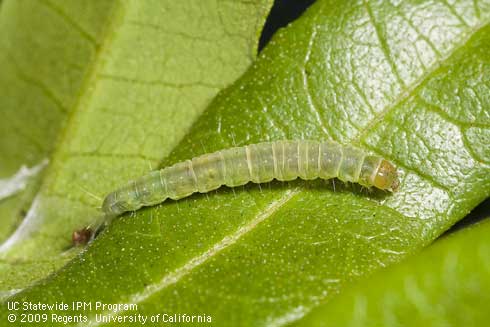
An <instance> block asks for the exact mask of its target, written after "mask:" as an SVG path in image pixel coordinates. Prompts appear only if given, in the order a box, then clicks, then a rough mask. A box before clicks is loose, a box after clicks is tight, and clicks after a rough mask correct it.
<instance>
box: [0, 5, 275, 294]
mask: <svg viewBox="0 0 490 327" xmlns="http://www.w3.org/2000/svg"><path fill="white" fill-rule="evenodd" d="M270 6H271V1H270V0H257V1H248V2H239V3H238V2H235V1H220V2H215V1H205V2H196V1H192V0H188V1H174V2H162V1H157V0H154V1H139V0H135V1H95V0H94V1H88V2H87V1H84V2H80V1H53V0H40V1H31V0H28V1H27V0H26V1H17V0H13V1H6V2H5V3H4V4H3V5H2V11H1V17H0V34H1V36H0V40H2V41H1V42H0V45H1V47H2V48H1V49H2V50H1V51H0V56H1V57H0V60H1V61H2V62H1V64H2V67H4V69H5V72H6V73H5V74H4V73H3V72H2V75H1V77H0V83H1V84H0V85H1V89H2V92H3V94H2V95H3V96H2V97H0V98H1V100H0V101H2V102H0V105H1V106H2V107H5V108H6V109H7V110H6V111H7V112H8V117H7V118H8V119H4V120H3V121H2V122H1V123H0V124H2V125H5V126H6V128H5V129H4V128H0V130H1V131H2V134H1V135H0V140H1V141H0V149H1V152H2V166H1V174H2V175H7V176H9V175H10V176H11V175H12V174H14V173H15V171H16V170H18V169H19V168H20V166H21V165H27V166H29V167H30V166H32V165H34V164H36V163H38V162H39V161H42V159H43V158H46V157H49V158H50V164H49V166H48V167H47V168H46V172H45V174H44V175H43V176H42V180H41V181H40V183H41V184H40V186H39V182H36V183H33V184H36V185H34V186H33V187H32V188H30V189H28V191H26V192H25V193H20V195H19V196H18V197H15V196H14V197H11V198H8V199H6V200H5V201H3V202H2V203H1V204H0V208H1V209H0V212H1V213H2V214H4V213H9V214H12V215H13V214H14V213H15V214H16V217H17V216H18V215H19V214H20V213H21V212H22V210H25V215H26V217H25V219H24V220H23V221H22V223H21V224H20V225H19V226H18V228H17V229H16V230H15V231H12V230H11V228H12V227H11V226H12V225H10V226H9V227H10V228H9V229H8V232H11V235H10V237H9V238H8V239H6V240H5V241H4V242H3V244H1V246H0V259H1V261H0V276H2V278H1V280H0V290H2V291H3V292H9V291H10V290H12V289H19V288H23V287H25V286H27V285H29V284H30V283H31V282H33V281H34V280H36V279H38V278H40V277H44V276H46V275H47V274H48V273H50V272H53V271H56V270H57V269H58V268H59V267H60V266H62V265H63V264H64V263H66V261H67V260H69V259H70V258H72V257H73V256H74V255H75V254H76V251H75V250H71V251H66V250H67V247H70V245H71V233H72V231H73V230H75V229H78V228H81V227H83V226H86V225H87V224H88V223H90V222H93V221H94V219H96V218H97V216H98V215H99V214H100V211H99V210H97V207H98V206H100V203H101V199H100V197H103V196H104V195H105V194H106V193H108V192H109V191H110V190H112V189H113V188H115V187H116V186H117V185H118V184H119V183H121V181H124V180H126V179H129V178H134V177H136V176H138V175H140V174H142V173H143V172H146V171H148V170H149V169H151V167H156V166H157V165H158V163H159V162H160V161H161V160H162V158H164V157H165V156H166V155H167V154H168V152H169V151H170V150H171V149H172V148H173V147H174V146H175V145H176V144H177V143H178V142H179V140H180V139H181V138H182V137H183V135H184V134H185V133H186V132H187V130H188V129H189V127H190V126H191V125H192V123H193V121H194V120H195V119H196V117H198V116H199V114H200V113H201V112H202V111H203V110H204V108H205V107H206V106H207V104H208V103H209V102H210V100H211V99H212V98H213V97H214V95H215V94H216V93H217V92H218V91H219V90H220V89H222V88H224V87H225V86H227V85H228V84H230V83H231V82H232V81H233V80H235V79H236V78H237V77H239V76H240V75H241V74H242V73H243V71H244V70H245V69H246V68H247V67H248V66H249V64H250V63H251V61H252V60H253V59H254V58H255V55H256V52H257V43H258V38H259V33H260V30H261V28H262V24H263V22H264V20H265V16H266V15H267V13H268V11H269V8H270ZM225 50H226V51H225ZM33 53H35V54H36V60H33ZM7 127H8V128H7ZM3 133H5V134H3ZM4 158H5V160H4ZM26 194H27V195H26ZM32 199H33V200H32ZM31 200H32V203H31ZM25 205H27V207H25V208H24V206H25ZM7 219H11V218H9V217H7ZM15 220H17V219H15ZM3 231H4V232H5V230H3Z"/></svg>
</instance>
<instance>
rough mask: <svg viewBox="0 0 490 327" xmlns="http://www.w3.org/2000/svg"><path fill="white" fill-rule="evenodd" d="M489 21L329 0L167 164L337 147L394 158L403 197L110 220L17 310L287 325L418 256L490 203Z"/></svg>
mask: <svg viewBox="0 0 490 327" xmlns="http://www.w3.org/2000/svg"><path fill="white" fill-rule="evenodd" d="M489 19H490V3H489V2H485V1H478V2H472V1H463V2H461V3H457V4H449V3H446V2H435V1H404V2H397V3H389V2H376V1H364V2H360V1H348V2H346V1H333V0H319V1H317V2H316V3H315V4H314V5H313V6H312V7H310V8H309V9H308V11H307V12H306V13H305V14H304V15H303V16H302V17H301V18H300V19H299V20H297V21H296V22H294V23H293V24H291V25H290V26H289V27H287V28H286V29H284V30H282V31H281V32H279V33H278V34H277V35H276V36H275V37H274V38H273V40H272V42H271V43H270V44H269V45H268V46H267V47H266V49H265V50H264V51H263V53H262V54H261V56H260V58H259V59H258V60H257V61H256V62H255V63H254V65H253V66H252V67H251V68H250V69H249V70H248V71H247V73H246V74H245V75H244V76H243V77H242V78H241V79H240V80H239V81H238V82H236V83H235V84H234V85H233V86H232V87H230V88H228V89H227V90H225V91H224V92H222V93H220V94H219V95H218V96H217V98H215V100H214V101H213V103H212V104H211V105H210V106H209V107H208V109H207V110H206V111H205V112H204V114H203V115H201V116H200V118H199V120H198V121H197V122H196V123H195V124H194V125H193V127H192V129H191V130H190V131H189V133H188V134H187V136H186V137H185V139H184V140H183V141H182V142H181V143H180V144H179V145H178V146H177V147H176V148H175V149H174V151H173V152H172V153H171V154H170V156H169V157H168V158H167V159H166V160H164V162H163V164H162V166H165V165H168V164H171V163H174V162H177V161H181V160H184V159H188V158H190V157H193V156H196V155H199V154H202V153H205V152H211V151H215V150H219V149H221V148H226V147H230V146H233V145H245V144H249V143H255V142H259V141H266V140H276V139H283V138H288V139H300V138H304V139H318V140H322V139H334V140H337V141H339V142H342V143H351V144H355V145H358V146H360V147H362V148H364V149H365V150H366V151H369V152H373V153H376V154H379V155H382V156H384V157H386V158H388V159H390V160H392V161H393V162H395V163H396V164H397V165H398V167H399V170H400V175H401V187H400V190H399V192H397V193H395V194H392V195H391V194H384V193H382V192H376V191H371V192H368V191H366V190H361V189H360V188H358V187H357V186H356V185H343V184H341V183H337V184H332V183H331V182H330V181H329V182H327V183H325V182H323V181H315V182H308V183H305V182H301V181H295V182H291V183H276V182H274V183H270V184H264V185H261V186H258V185H247V186H246V187H243V188H235V189H227V188H221V189H219V190H218V191H216V192H210V194H206V195H203V194H197V195H194V196H191V197H189V198H186V199H183V200H182V201H176V202H173V201H168V202H165V203H163V204H162V205H159V206H156V207H152V208H147V209H144V210H139V211H137V212H135V213H134V214H127V215H125V216H124V217H121V218H120V219H117V220H115V221H114V222H113V223H112V224H111V225H110V226H109V228H108V229H107V230H106V232H104V233H103V234H102V235H100V237H99V239H98V240H97V241H96V242H94V243H93V244H92V245H91V246H90V247H89V248H88V249H87V251H86V252H85V253H83V255H81V256H80V257H77V258H76V259H75V260H74V261H72V262H71V263H70V264H69V265H67V266H66V267H64V268H63V269H62V270H61V271H59V272H58V273H57V275H56V276H53V277H52V278H50V279H49V280H46V281H44V282H43V283H42V284H40V285H37V286H36V287H33V288H32V289H30V290H27V291H25V292H22V293H20V294H18V295H17V296H16V297H14V299H34V300H38V299H39V300H40V299H42V300H43V301H48V302H49V301H54V300H55V299H56V298H59V297H60V296H61V297H62V298H63V299H65V300H66V301H73V300H75V299H77V300H87V301H90V300H92V301H96V300H98V301H102V302H107V303H113V302H127V303H136V304H138V312H139V313H141V314H146V315H150V314H154V313H157V312H161V310H162V308H164V310H165V312H166V313H168V314H174V313H187V314H200V313H205V314H207V315H210V316H211V317H212V319H213V325H216V326H229V325H233V326H240V325H244V326H250V325H253V326H261V325H271V326H277V325H284V324H287V323H288V322H291V321H294V320H297V319H299V318H301V317H302V316H304V315H305V314H306V313H307V312H309V311H310V310H312V309H313V308H314V307H316V306H318V305H319V304H321V303H323V302H325V301H327V300H329V299H334V296H335V295H336V294H338V293H339V292H342V290H343V289H344V287H346V286H347V285H349V284H351V283H352V282H353V281H356V280H359V279H360V278H362V277H363V276H366V275H369V274H371V273H373V272H374V271H376V270H378V269H380V268H382V267H385V266H387V265H389V264H392V263H394V262H397V261H400V260H402V259H403V258H405V257H406V256H407V255H408V254H411V253H414V252H416V251H417V250H419V249H420V248H422V247H423V246H425V245H427V244H429V243H430V242H432V241H433V240H434V239H435V238H436V237H437V236H438V235H440V234H441V233H442V232H443V231H445V230H446V229H448V228H449V227H450V226H451V225H452V224H453V223H454V222H456V221H457V220H459V219H461V218H462V217H463V216H464V215H465V214H466V213H467V212H468V211H469V210H471V208H473V207H474V206H476V205H477V204H478V203H479V202H481V201H482V200H483V199H485V198H487V197H488V196H489V190H490V169H489V164H490V160H489V159H490V157H489V152H488V151H489V150H488V149H489V148H488V143H485V142H484V140H485V135H487V134H488V133H489V130H490V129H489V128H490V113H489V111H488V110H489V109H488V108H490V98H489V97H488V96H487V94H489V93H488V88H489V86H490V79H489V78H490V74H489V73H490V57H489V55H488V53H490V52H489V50H490V48H489V45H490V42H489V41H490V27H489V26H488V21H489ZM482 135H483V136H482ZM115 276H116V277H115ZM128 276H130V278H128ZM80 289H81V290H83V291H82V292H78V290H80ZM92 314H93V313H92ZM104 314H107V315H110V316H111V315H112V316H115V315H127V314H131V313H130V312H125V311H119V312H116V313H115V312H104ZM91 319H93V316H91ZM92 321H93V320H92ZM92 325H104V324H103V323H96V322H95V321H93V323H92Z"/></svg>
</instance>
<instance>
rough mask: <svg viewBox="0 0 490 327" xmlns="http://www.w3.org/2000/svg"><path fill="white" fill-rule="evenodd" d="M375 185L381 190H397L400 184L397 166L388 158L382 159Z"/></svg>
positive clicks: (374, 181) (375, 177)
mask: <svg viewBox="0 0 490 327" xmlns="http://www.w3.org/2000/svg"><path fill="white" fill-rule="evenodd" d="M373 185H374V186H375V187H377V188H379V189H381V190H388V191H391V192H396V191H397V190H398V187H399V186H400V181H399V179H398V173H397V171H396V167H395V166H394V165H393V164H392V163H391V162H389V161H387V160H384V159H383V160H381V163H380V164H379V167H378V170H377V171H376V175H375V176H374V180H373Z"/></svg>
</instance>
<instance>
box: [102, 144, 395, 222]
mask: <svg viewBox="0 0 490 327" xmlns="http://www.w3.org/2000/svg"><path fill="white" fill-rule="evenodd" d="M298 177H299V178H301V179H304V180H311V179H316V178H322V179H331V178H338V179H340V180H341V181H344V182H354V183H358V184H360V185H363V186H366V187H372V186H374V187H376V188H378V189H381V190H388V191H391V192H395V191H396V190H397V189H398V186H399V180H398V173H397V170H396V167H395V166H394V165H393V164H392V163H391V162H389V161H388V160H386V159H383V158H381V157H379V156H375V155H369V154H367V153H365V151H363V150H361V149H359V148H356V147H352V146H345V145H341V144H339V143H337V142H333V141H324V142H317V141H308V140H298V141H290V140H283V141H274V142H264V143H258V144H251V145H247V146H243V147H234V148H229V149H224V150H221V151H217V152H214V153H208V154H204V155H201V156H198V157H195V158H193V159H191V160H186V161H183V162H179V163H176V164H175V165H173V166H169V167H166V168H163V169H161V170H157V171H152V172H150V173H149V174H147V175H144V176H142V177H140V178H138V179H136V180H134V181H132V182H130V183H129V184H127V185H126V186H124V187H122V188H120V189H118V190H116V191H114V192H112V193H110V194H108V195H107V196H106V198H105V199H104V201H103V204H102V211H103V212H104V213H105V215H107V216H110V217H115V216H118V215H120V214H122V213H124V212H126V211H134V210H137V209H139V208H141V207H143V206H151V205H155V204H158V203H160V202H163V201H165V200H166V199H168V198H170V199H173V200H178V199H181V198H185V197H187V196H189V195H191V194H192V193H195V192H200V193H206V192H209V191H212V190H215V189H217V188H219V187H221V186H222V185H226V186H229V187H236V186H240V185H244V184H247V183H248V182H253V183H266V182H270V181H271V180H273V179H277V180H279V181H291V180H294V179H297V178H298Z"/></svg>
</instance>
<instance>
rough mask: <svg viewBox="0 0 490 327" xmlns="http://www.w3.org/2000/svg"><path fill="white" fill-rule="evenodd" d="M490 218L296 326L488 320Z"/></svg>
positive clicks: (472, 323)
mask: <svg viewBox="0 0 490 327" xmlns="http://www.w3.org/2000/svg"><path fill="white" fill-rule="evenodd" d="M489 233H490V222H489V221H486V222H484V223H481V224H479V225H477V226H475V227H472V228H470V229H469V230H463V231H459V232H457V233H456V234H454V235H450V236H449V237H446V238H444V239H443V240H441V241H438V242H436V244H434V245H433V246H430V247H429V248H428V249H426V250H424V251H423V252H422V253H420V255H418V256H414V257H411V258H410V259H409V260H407V261H405V262H403V263H402V264H400V265H397V266H395V267H392V269H386V270H384V271H382V272H380V273H378V274H375V275H374V276H373V277H372V278H369V279H366V280H364V281H362V283H359V284H358V285H355V286H354V287H352V288H350V289H348V290H346V291H345V292H344V293H343V294H342V295H341V296H339V297H338V298H336V299H335V301H332V302H331V303H329V304H326V305H323V306H321V307H319V308H317V309H315V310H314V311H313V312H312V313H310V314H309V315H308V316H306V317H305V318H304V319H302V320H300V321H299V323H297V324H295V326H310V327H313V326H486V325H487V324H488V321H489V319H490V313H489V312H488V306H487V304H488V303H489V301H490V295H489V294H490V278H489V277H490V265H489V263H490V239H489V238H488V235H489Z"/></svg>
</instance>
